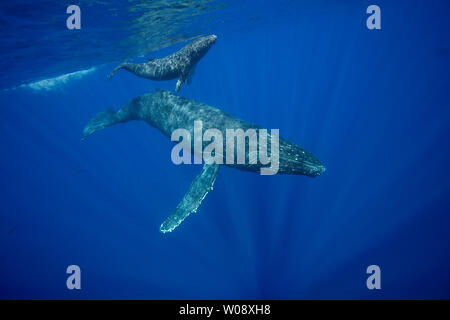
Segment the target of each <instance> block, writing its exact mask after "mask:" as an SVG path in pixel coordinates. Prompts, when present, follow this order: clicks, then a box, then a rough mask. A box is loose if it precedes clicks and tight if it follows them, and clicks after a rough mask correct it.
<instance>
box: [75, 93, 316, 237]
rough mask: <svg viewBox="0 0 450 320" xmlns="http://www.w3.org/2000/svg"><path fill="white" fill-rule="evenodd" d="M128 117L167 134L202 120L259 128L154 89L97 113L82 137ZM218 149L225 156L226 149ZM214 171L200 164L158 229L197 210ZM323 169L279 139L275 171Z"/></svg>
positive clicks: (255, 166)
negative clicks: (174, 206)
mask: <svg viewBox="0 0 450 320" xmlns="http://www.w3.org/2000/svg"><path fill="white" fill-rule="evenodd" d="M131 120H143V121H145V122H147V123H148V124H149V125H150V126H152V127H155V128H157V129H159V130H160V131H161V132H162V133H163V134H164V135H166V136H168V137H171V135H172V132H173V131H174V130H176V129H178V128H184V129H186V130H188V131H189V132H191V133H192V132H193V131H194V121H198V120H201V121H202V122H203V126H204V129H205V130H207V129H212V128H214V129H217V130H219V131H221V132H223V133H225V131H226V130H227V129H239V128H240V129H242V130H244V131H245V130H247V129H251V128H259V127H258V126H256V125H252V124H250V123H248V122H245V121H243V120H240V119H238V118H235V117H233V116H231V115H229V114H226V113H225V112H223V111H221V110H219V109H217V108H214V107H211V106H208V105H206V104H204V103H200V102H196V101H193V100H189V99H185V98H183V97H180V96H178V95H176V94H173V93H171V92H169V91H162V90H157V91H156V92H154V93H152V94H146V95H143V96H139V97H136V98H134V99H133V100H131V101H130V102H128V103H127V104H126V105H125V106H124V107H123V108H121V109H120V110H118V111H114V110H111V109H108V110H106V111H105V112H101V113H99V114H97V115H96V116H95V117H94V118H92V119H91V120H90V121H89V122H88V124H87V125H86V127H85V128H84V131H83V138H82V139H83V140H84V139H85V138H86V137H88V136H89V135H91V134H93V133H94V132H95V131H97V130H100V129H103V128H105V127H108V126H112V125H114V124H117V123H124V122H128V121H131ZM192 143H194V142H193V141H192ZM192 150H193V149H192ZM246 150H247V151H248V150H249V148H246ZM222 151H223V154H224V155H225V156H226V149H223V150H222ZM246 157H248V154H247V155H246ZM224 165H227V166H230V167H233V168H236V169H241V170H247V171H258V170H259V169H260V168H261V164H260V163H257V164H253V165H250V164H249V163H248V161H246V163H245V164H224ZM218 170H219V164H215V163H213V164H205V165H204V166H203V169H202V172H201V173H200V174H199V175H198V176H197V177H196V178H195V179H194V181H193V182H192V184H191V186H190V188H189V190H188V192H187V193H186V195H185V196H184V198H183V200H182V201H181V203H180V204H179V205H178V206H177V208H176V209H175V211H174V212H173V213H172V214H171V215H170V216H169V217H168V218H167V219H166V220H165V221H164V222H163V224H162V225H161V227H160V231H161V232H163V233H165V232H170V231H172V230H174V229H175V228H176V227H177V226H178V225H179V224H180V223H181V222H182V221H183V220H184V219H185V218H186V217H187V216H188V215H189V214H190V213H192V212H195V211H197V209H198V207H199V206H200V203H201V202H202V200H203V198H204V197H205V196H206V194H207V193H208V192H209V191H210V190H212V187H213V184H214V181H215V179H216V176H217V173H218ZM324 171H325V167H324V166H323V165H322V164H321V163H320V161H319V160H318V159H317V158H316V157H315V156H314V155H313V154H312V153H310V152H309V151H306V150H304V149H302V148H301V147H299V146H297V145H295V144H293V143H291V142H289V141H287V140H284V139H281V138H280V139H279V171H278V172H279V173H284V174H300V175H306V176H311V177H315V176H318V175H320V174H322V173H323V172H324Z"/></svg>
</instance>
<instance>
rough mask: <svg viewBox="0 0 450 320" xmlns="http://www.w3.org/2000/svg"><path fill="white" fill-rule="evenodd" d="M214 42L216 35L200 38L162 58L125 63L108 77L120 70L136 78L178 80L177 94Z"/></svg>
mask: <svg viewBox="0 0 450 320" xmlns="http://www.w3.org/2000/svg"><path fill="white" fill-rule="evenodd" d="M216 40H217V36H216V35H210V36H206V37H201V38H198V39H196V40H195V41H193V42H191V43H189V44H187V45H186V46H184V47H183V48H181V49H180V50H178V51H177V52H175V53H173V54H171V55H169V56H167V57H164V58H160V59H151V58H150V59H149V60H148V62H145V63H128V62H125V63H123V64H121V65H119V66H118V67H116V68H115V69H114V70H113V71H112V72H111V74H110V75H109V78H111V77H112V76H113V75H114V74H115V73H116V72H117V70H120V69H124V70H127V71H129V72H131V73H133V74H135V75H137V76H138V77H142V78H146V79H151V80H171V79H177V78H178V81H177V84H176V87H175V91H176V92H178V91H180V89H181V87H182V86H183V84H184V83H185V82H187V83H188V84H190V83H191V80H192V76H193V74H194V72H195V67H196V66H197V63H198V62H199V61H200V59H201V58H203V56H204V55H205V54H206V53H207V52H208V51H209V49H210V48H211V46H212V45H213V44H214V43H216Z"/></svg>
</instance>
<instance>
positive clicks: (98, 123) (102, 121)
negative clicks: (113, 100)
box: [81, 109, 119, 140]
mask: <svg viewBox="0 0 450 320" xmlns="http://www.w3.org/2000/svg"><path fill="white" fill-rule="evenodd" d="M118 122H119V119H118V117H117V113H116V112H115V111H114V110H112V109H107V110H106V111H104V112H100V113H99V114H97V115H96V116H95V117H94V118H92V119H91V120H90V121H89V122H88V124H87V125H86V127H85V128H84V130H83V137H82V138H81V140H85V139H86V138H87V137H89V136H90V135H91V134H93V133H94V132H95V131H97V130H100V129H103V128H106V127H109V126H112V125H113V124H116V123H118Z"/></svg>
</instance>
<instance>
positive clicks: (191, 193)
mask: <svg viewBox="0 0 450 320" xmlns="http://www.w3.org/2000/svg"><path fill="white" fill-rule="evenodd" d="M218 171H219V165H218V164H205V165H204V166H203V169H202V172H201V173H200V174H199V175H198V176H197V177H195V179H194V181H193V182H192V184H191V186H190V187H189V190H188V192H187V193H186V194H185V195H184V198H183V200H181V202H180V204H179V205H178V206H177V208H176V209H175V211H174V212H172V214H171V215H170V216H169V217H168V218H167V219H166V220H165V221H164V222H163V223H162V224H161V227H160V228H159V231H161V232H162V233H166V232H171V231H173V230H174V229H175V228H176V227H178V226H179V225H180V224H181V222H183V220H184V219H186V218H187V216H189V215H190V214H191V213H192V212H196V211H197V209H198V207H199V206H200V204H201V203H202V200H203V199H204V198H205V197H206V195H207V194H208V192H209V191H211V190H212V189H213V185H214V181H215V180H216V176H217V173H218Z"/></svg>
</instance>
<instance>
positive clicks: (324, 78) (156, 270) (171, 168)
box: [0, 1, 450, 299]
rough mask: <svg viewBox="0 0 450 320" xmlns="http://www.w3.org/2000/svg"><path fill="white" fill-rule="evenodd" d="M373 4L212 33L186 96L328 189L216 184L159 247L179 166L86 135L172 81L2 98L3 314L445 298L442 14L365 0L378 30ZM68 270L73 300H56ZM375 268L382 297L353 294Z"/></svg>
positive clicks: (142, 129)
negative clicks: (6, 304)
mask: <svg viewBox="0 0 450 320" xmlns="http://www.w3.org/2000/svg"><path fill="white" fill-rule="evenodd" d="M370 4H372V3H371V2H368V1H346V2H345V3H342V4H341V3H340V2H337V1H316V2H312V1H310V2H300V1H298V2H295V1H294V2H292V3H291V4H290V5H291V7H290V9H289V10H288V11H289V12H290V14H289V15H283V16H280V17H279V18H276V16H277V15H276V14H274V15H272V17H271V18H267V19H266V20H263V21H261V22H259V23H256V24H253V25H252V26H251V27H249V28H240V27H237V28H233V26H227V25H222V26H221V27H217V28H216V30H212V31H214V32H215V33H216V34H217V35H218V36H219V39H218V41H217V44H216V45H215V46H214V47H213V48H212V49H211V51H210V52H209V53H208V54H207V56H206V57H205V58H204V59H203V60H202V61H201V62H200V63H199V65H198V67H197V71H196V74H195V76H194V78H193V82H192V85H191V86H186V87H184V88H183V89H182V91H181V92H180V94H181V95H183V96H185V97H187V98H191V99H195V100H198V101H201V102H205V103H208V104H210V105H213V106H216V107H219V108H221V109H222V110H224V111H226V112H228V113H231V114H233V115H235V116H238V117H240V118H243V119H245V120H247V121H250V122H253V123H258V124H260V125H263V126H265V127H268V128H279V129H280V134H281V136H283V137H285V138H287V139H289V140H291V141H293V142H295V143H297V144H299V145H300V146H302V147H304V148H305V149H307V150H310V151H311V152H313V153H314V154H315V155H316V156H317V157H318V158H319V159H320V160H321V161H322V162H323V163H324V165H325V166H326V167H327V171H326V172H325V174H324V175H323V176H320V177H318V178H315V179H311V178H308V177H303V176H278V175H277V176H260V175H257V174H253V173H248V172H241V171H237V170H233V169H230V168H226V167H223V168H221V170H220V172H219V176H218V178H217V180H216V184H215V188H214V191H213V192H211V193H210V194H208V196H207V197H206V199H205V200H204V202H203V204H202V205H201V207H200V209H199V211H198V212H197V213H196V214H193V215H192V216H190V217H189V218H188V219H187V220H186V221H185V222H184V223H183V224H182V225H181V226H180V227H179V229H177V230H176V231H175V232H173V233H171V234H165V235H162V234H160V233H159V232H158V228H159V225H160V223H161V222H162V221H163V220H164V219H165V218H166V217H167V216H168V215H169V214H170V213H171V211H172V210H173V209H174V208H175V207H176V205H177V204H178V202H179V201H180V200H181V198H182V197H183V195H184V193H185V192H186V191H187V189H188V187H189V185H190V183H191V181H192V179H193V178H194V177H195V176H196V174H197V173H198V172H199V171H200V169H201V167H200V166H187V165H185V166H175V165H174V164H173V163H172V162H171V160H170V151H171V148H172V146H173V145H172V143H171V142H170V141H168V139H167V138H165V137H164V136H162V135H161V134H160V133H159V132H158V131H157V130H156V129H154V128H150V127H148V126H147V125H146V124H145V123H139V122H134V123H127V124H124V125H118V126H114V127H112V128H108V129H106V130H104V131H102V132H99V133H98V134H96V135H94V136H92V137H90V138H89V139H87V140H86V141H83V142H82V141H80V137H81V132H82V129H83V127H84V125H85V124H86V123H87V121H88V120H89V119H90V118H91V117H92V116H93V115H95V114H96V113H97V112H100V111H103V110H104V109H105V108H107V107H113V108H119V107H121V106H122V105H124V104H125V103H126V102H127V101H128V100H130V99H131V98H133V97H135V96H138V95H141V94H144V93H147V92H151V91H153V90H154V89H155V88H163V89H167V90H173V88H174V86H175V81H168V82H159V83H158V82H152V81H148V80H145V79H141V78H137V77H135V76H133V75H131V74H129V73H126V72H118V73H117V75H116V76H115V78H113V79H112V80H110V81H108V80H107V79H106V75H107V74H108V73H109V72H110V70H111V69H112V68H113V67H114V64H109V65H104V66H100V67H98V69H97V70H96V71H95V72H94V73H91V74H89V75H87V76H85V77H84V78H82V79H78V80H73V81H71V82H69V83H67V84H65V85H63V86H61V87H57V88H54V89H53V90H50V91H34V90H32V89H28V88H18V89H14V90H8V91H3V92H1V93H0V105H1V106H0V119H1V123H0V146H1V150H2V152H1V157H0V177H1V180H0V298H33V299H36V298H63V299H77V298H152V299H166V298H172V299H174V298H175V299H198V298H201V299H216V298H224V299H228V298H230V299H247V298H252V299H283V298H284V299H303V298H308V299H311V298H326V299H329V298H339V299H341V298H344V299H347V298H358V299H361V298H362V299H366V298H368V299H383V298H387V299H391V298H402V299H410V298H414V299H417V298H446V299H448V298H449V297H450V275H449V267H448V266H449V263H450V247H449V244H450V235H449V230H450V228H449V226H450V216H449V205H450V197H449V196H450V179H449V170H450V169H449V164H450V148H449V144H448V139H449V135H450V94H449V91H450V81H449V74H450V73H449V72H450V59H449V52H450V45H449V37H448V32H449V30H450V22H449V19H448V16H449V14H450V3H449V2H448V1H378V2H377V3H376V4H378V5H379V6H380V7H381V10H382V30H377V31H370V30H368V29H367V28H366V26H365V20H366V18H367V15H366V14H365V10H366V8H367V6H368V5H370ZM253 5H254V6H255V8H256V7H257V2H254V3H253ZM250 6H251V4H250ZM273 7H274V5H272V6H268V7H267V8H264V7H260V6H258V10H259V13H261V12H262V13H264V10H267V11H270V12H271V13H272V14H273V13H274V12H273ZM88 10H89V9H87V8H86V9H85V11H86V12H88ZM280 10H282V11H283V12H285V11H286V8H280ZM63 13H64V12H63ZM275 13H276V12H275ZM86 14H88V13H86ZM237 14H238V12H237ZM247 18H248V17H247V16H244V15H243V16H242V17H239V16H238V17H237V18H236V19H235V21H239V20H240V19H242V20H245V19H247ZM80 41H82V38H81V39H80ZM181 46H182V44H178V45H175V46H172V47H170V48H167V49H164V50H162V51H160V52H158V53H156V54H155V55H164V54H167V53H170V52H173V51H174V50H176V49H178V48H179V47H181ZM11 50H14V48H12V49H11ZM55 50H56V49H55ZM86 50H89V49H88V48H87V49H86ZM30 59H34V60H35V61H36V63H38V64H40V65H41V68H42V69H45V68H46V64H51V61H52V59H51V56H43V57H41V56H30ZM53 67H54V66H53ZM70 67H71V64H70V58H69V57H68V62H67V69H66V70H64V68H60V69H61V70H60V74H64V73H67V72H70V71H73V70H70ZM8 72H11V73H14V75H15V77H17V73H20V72H21V70H9V71H8ZM3 76H5V75H3ZM70 264H77V265H79V266H80V267H81V270H82V290H80V291H76V290H73V291H69V290H67V289H66V286H65V281H66V277H67V275H66V274H65V270H66V267H67V266H68V265H70ZM371 264H377V265H379V266H380V267H381V272H382V278H381V285H382V290H379V291H376V290H375V291H369V290H368V289H367V288H366V283H365V282H366V278H367V274H366V273H365V271H366V268H367V266H369V265H371Z"/></svg>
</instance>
